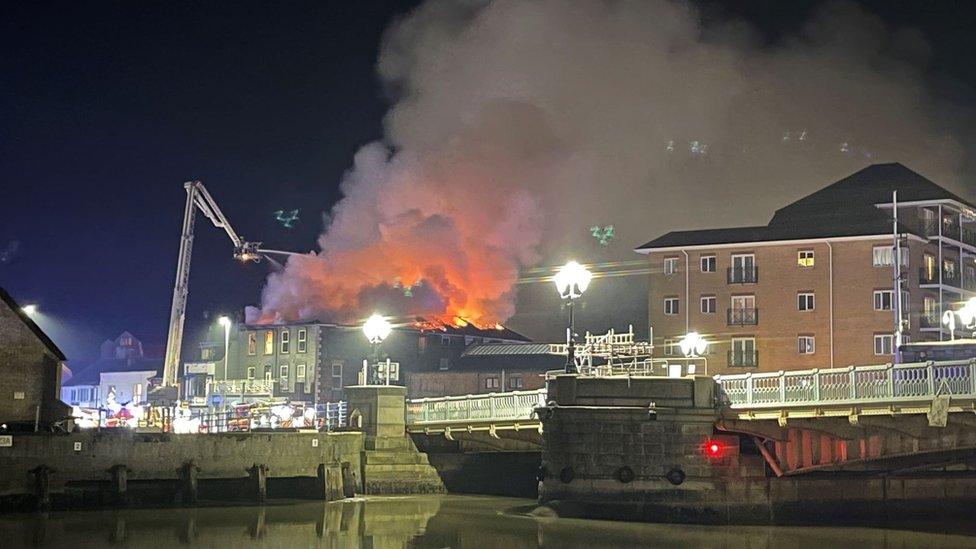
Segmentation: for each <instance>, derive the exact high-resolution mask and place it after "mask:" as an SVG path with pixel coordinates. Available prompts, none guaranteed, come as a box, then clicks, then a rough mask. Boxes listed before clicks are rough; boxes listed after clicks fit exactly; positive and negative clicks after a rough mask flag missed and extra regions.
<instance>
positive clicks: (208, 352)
mask: <svg viewBox="0 0 976 549" xmlns="http://www.w3.org/2000/svg"><path fill="white" fill-rule="evenodd" d="M214 354H215V353H214V348H213V347H204V348H203V349H200V360H213V358H214Z"/></svg>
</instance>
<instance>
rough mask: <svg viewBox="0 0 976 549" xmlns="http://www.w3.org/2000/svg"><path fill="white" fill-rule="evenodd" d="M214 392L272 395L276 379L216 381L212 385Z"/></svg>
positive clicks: (219, 393)
mask: <svg viewBox="0 0 976 549" xmlns="http://www.w3.org/2000/svg"><path fill="white" fill-rule="evenodd" d="M210 392H211V393H212V394H218V395H224V396H234V395H270V394H272V393H273V392H274V381H273V380H268V379H227V380H220V381H214V382H213V384H212V385H211V386H210Z"/></svg>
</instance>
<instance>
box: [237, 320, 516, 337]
mask: <svg viewBox="0 0 976 549" xmlns="http://www.w3.org/2000/svg"><path fill="white" fill-rule="evenodd" d="M312 325H318V326H322V327H328V328H337V329H342V330H361V329H362V326H361V325H355V324H335V323H331V322H319V321H317V320H308V321H301V322H286V323H283V324H245V325H244V328H245V329H248V330H261V329H268V328H281V327H288V326H312ZM499 326H501V325H500V324H499ZM393 329H394V330H398V331H406V332H438V333H442V334H444V335H464V336H470V337H481V338H486V339H504V340H508V341H526V342H528V341H532V340H531V339H529V338H528V337H526V336H524V335H522V334H520V333H518V332H516V331H515V330H512V329H509V328H506V327H504V326H502V327H501V328H497V327H494V328H479V327H477V326H475V325H474V324H471V323H467V324H466V325H464V326H454V325H449V324H443V323H440V322H430V321H428V320H427V319H425V318H423V317H419V316H418V317H415V318H414V319H413V322H412V323H410V324H406V325H400V324H395V325H394V327H393Z"/></svg>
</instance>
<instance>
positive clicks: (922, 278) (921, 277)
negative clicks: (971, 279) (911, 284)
mask: <svg viewBox="0 0 976 549" xmlns="http://www.w3.org/2000/svg"><path fill="white" fill-rule="evenodd" d="M941 282H942V284H943V285H945V286H952V287H955V288H961V287H962V281H961V280H960V277H959V272H958V271H942V281H941ZM918 283H919V284H921V285H923V286H924V285H926V284H939V272H938V271H932V272H929V270H928V269H926V268H925V267H919V269H918Z"/></svg>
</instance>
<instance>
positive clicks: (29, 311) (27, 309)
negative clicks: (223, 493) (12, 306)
mask: <svg viewBox="0 0 976 549" xmlns="http://www.w3.org/2000/svg"><path fill="white" fill-rule="evenodd" d="M20 310H22V311H24V314H25V315H27V316H32V315H33V314H34V313H36V312H37V305H34V304H31V305H24V306H23V307H21V308H20Z"/></svg>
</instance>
